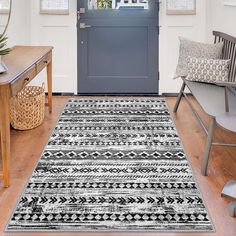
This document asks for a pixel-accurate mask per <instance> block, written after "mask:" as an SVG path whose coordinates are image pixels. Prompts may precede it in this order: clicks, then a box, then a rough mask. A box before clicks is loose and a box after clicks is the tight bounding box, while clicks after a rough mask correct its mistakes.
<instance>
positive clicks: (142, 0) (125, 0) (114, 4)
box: [88, 0, 148, 10]
mask: <svg viewBox="0 0 236 236" xmlns="http://www.w3.org/2000/svg"><path fill="white" fill-rule="evenodd" d="M88 4H89V5H88V8H89V9H90V10H93V9H98V10H99V9H118V10H121V9H148V0H88Z"/></svg>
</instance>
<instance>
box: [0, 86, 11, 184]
mask: <svg viewBox="0 0 236 236" xmlns="http://www.w3.org/2000/svg"><path fill="white" fill-rule="evenodd" d="M9 104H10V90H9V86H8V85H6V86H1V87H0V132H1V157H2V169H3V184H4V187H5V188H6V187H9V185H10V179H9V168H10V165H9V162H10V110H9Z"/></svg>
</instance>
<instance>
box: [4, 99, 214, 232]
mask: <svg viewBox="0 0 236 236" xmlns="http://www.w3.org/2000/svg"><path fill="white" fill-rule="evenodd" d="M6 231H163V232H170V231H176V232H177V231H183V232H185V231H193V232H194V231H213V225H212V223H211V220H210V219H209V215H208V212H207V210H206V208H205V205H204V203H203V199H202V197H201V194H200V191H199V189H198V187H197V184H196V182H195V180H194V177H193V173H192V170H191V168H190V166H189V163H188V161H187V158H186V155H185V153H184V151H183V148H182V146H181V142H180V139H179V136H178V133H177V131H176V128H175V125H174V123H173V121H172V118H171V116H170V113H169V110H168V108H167V104H166V102H165V100H164V99H155V98H151V99H118V98H107V99H70V100H69V102H68V104H67V105H66V107H65V109H64V111H63V113H62V115H61V117H60V119H59V122H58V124H57V126H56V128H55V130H54V132H53V134H52V136H51V138H50V140H49V143H48V145H47V146H46V149H45V150H44V152H43V154H42V157H41V159H40V161H39V163H38V165H37V167H36V169H35V170H34V173H33V175H32V177H31V178H30V180H29V182H28V184H27V186H26V189H25V191H24V193H23V194H22V197H21V199H20V201H19V203H18V205H17V207H16V209H15V211H14V213H13V215H12V217H11V219H10V221H9V223H8V226H7V228H6Z"/></svg>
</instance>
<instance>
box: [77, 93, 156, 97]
mask: <svg viewBox="0 0 236 236" xmlns="http://www.w3.org/2000/svg"><path fill="white" fill-rule="evenodd" d="M77 96H90V97H92V96H102V97H108V96H109V97H121V96H122V97H160V95H159V94H158V93H105V94H104V93H78V94H77Z"/></svg>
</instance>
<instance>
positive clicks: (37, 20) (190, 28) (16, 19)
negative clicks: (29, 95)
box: [8, 0, 216, 93]
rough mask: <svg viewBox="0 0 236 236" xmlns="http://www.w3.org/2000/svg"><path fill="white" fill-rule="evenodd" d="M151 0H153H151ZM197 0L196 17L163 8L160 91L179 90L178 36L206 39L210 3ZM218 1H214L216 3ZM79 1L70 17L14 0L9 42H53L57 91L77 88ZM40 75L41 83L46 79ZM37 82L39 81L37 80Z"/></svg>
mask: <svg viewBox="0 0 236 236" xmlns="http://www.w3.org/2000/svg"><path fill="white" fill-rule="evenodd" d="M150 1H151V0H150ZM208 1H209V0H197V15H196V16H167V15H166V0H163V1H162V6H161V10H160V24H161V26H162V27H161V30H160V33H161V34H160V93H163V92H164V93H176V92H178V90H179V88H180V85H181V81H180V80H173V79H172V77H173V75H174V72H175V67H176V63H177V59H178V47H179V41H178V36H180V35H181V36H184V37H187V38H189V39H193V40H198V41H205V39H206V32H207V29H206V28H207V27H206V22H207V20H208V19H207V18H206V2H208ZM214 1H216V0H212V2H214ZM76 2H77V0H70V14H69V15H67V16H63V15H61V16H57V15H40V14H39V0H21V1H19V0H13V6H14V9H13V16H12V21H11V25H10V27H9V32H8V35H9V37H10V39H9V44H10V45H13V44H31V45H52V46H54V51H53V64H54V67H53V90H54V92H73V93H76V90H77V46H76V44H77V30H76ZM45 78H46V75H45V73H44V74H42V75H40V79H39V80H34V81H35V83H37V84H40V83H41V82H42V81H43V80H45ZM36 81H37V82H36Z"/></svg>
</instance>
